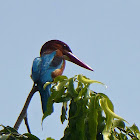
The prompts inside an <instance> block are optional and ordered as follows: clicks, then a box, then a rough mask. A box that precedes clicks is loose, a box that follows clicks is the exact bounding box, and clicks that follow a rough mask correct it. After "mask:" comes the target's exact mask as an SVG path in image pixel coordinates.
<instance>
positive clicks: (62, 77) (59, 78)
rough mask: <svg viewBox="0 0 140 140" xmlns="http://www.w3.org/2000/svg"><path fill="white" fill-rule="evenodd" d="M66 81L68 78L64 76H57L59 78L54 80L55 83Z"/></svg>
mask: <svg viewBox="0 0 140 140" xmlns="http://www.w3.org/2000/svg"><path fill="white" fill-rule="evenodd" d="M64 80H68V77H67V76H64V75H60V76H57V77H55V78H54V83H55V82H59V81H60V82H62V81H64Z"/></svg>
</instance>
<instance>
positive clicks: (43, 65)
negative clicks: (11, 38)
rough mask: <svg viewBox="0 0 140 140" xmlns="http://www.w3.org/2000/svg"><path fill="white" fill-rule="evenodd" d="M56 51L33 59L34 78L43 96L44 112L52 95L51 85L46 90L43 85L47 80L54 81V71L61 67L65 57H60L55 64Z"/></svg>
mask: <svg viewBox="0 0 140 140" xmlns="http://www.w3.org/2000/svg"><path fill="white" fill-rule="evenodd" d="M55 55H56V51H54V52H52V53H51V54H46V55H43V56H42V57H37V58H35V59H34V61H33V66H32V79H33V81H34V82H35V83H37V85H38V88H39V92H40V96H41V102H42V110H43V113H44V112H45V111H46V109H47V101H48V98H49V97H50V94H51V92H50V88H51V85H48V86H47V87H46V89H45V90H44V88H43V85H44V84H45V83H46V82H52V81H53V78H52V72H53V71H55V70H56V69H60V68H61V66H62V64H63V59H62V58H61V59H59V62H58V63H56V62H57V61H55V65H54V59H55Z"/></svg>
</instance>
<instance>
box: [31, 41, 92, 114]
mask: <svg viewBox="0 0 140 140" xmlns="http://www.w3.org/2000/svg"><path fill="white" fill-rule="evenodd" d="M65 60H68V61H71V62H73V63H75V64H77V65H79V66H81V67H83V68H86V69H88V70H91V71H93V69H92V68H91V67H90V66H88V65H87V64H85V63H83V62H82V61H81V60H80V59H78V58H77V57H76V56H75V55H74V54H73V53H72V51H71V49H70V48H69V46H68V45H67V44H66V43H64V42H62V41H60V40H50V41H48V42H46V43H45V44H44V45H43V46H42V48H41V50H40V57H37V58H35V59H34V61H33V65H32V74H31V78H32V80H33V81H34V83H35V84H37V87H38V91H39V93H40V97H41V103H42V111H43V113H45V112H46V110H47V101H48V98H49V97H50V95H51V91H50V89H51V84H49V85H47V87H46V88H45V89H44V88H43V86H44V84H45V83H46V82H52V81H53V79H54V78H55V77H57V76H59V75H62V73H63V71H64V68H65V63H66V62H65Z"/></svg>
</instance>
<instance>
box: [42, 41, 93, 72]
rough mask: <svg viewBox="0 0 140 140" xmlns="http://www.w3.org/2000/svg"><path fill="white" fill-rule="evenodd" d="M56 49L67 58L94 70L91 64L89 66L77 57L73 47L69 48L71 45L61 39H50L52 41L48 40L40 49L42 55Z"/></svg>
mask: <svg viewBox="0 0 140 140" xmlns="http://www.w3.org/2000/svg"><path fill="white" fill-rule="evenodd" d="M56 50H59V52H61V53H62V55H63V57H64V59H65V60H68V61H71V62H73V63H75V64H77V65H79V66H81V67H83V68H86V69H88V70H91V71H93V69H92V68H91V67H90V66H88V65H87V64H85V63H84V62H82V61H81V60H80V59H79V58H77V57H76V56H75V55H74V54H73V53H72V51H71V49H70V48H69V46H68V45H67V44H66V43H64V42H62V41H60V40H50V41H48V42H46V43H45V44H44V45H43V46H42V48H41V50H40V55H41V56H42V55H45V54H49V53H51V52H53V51H56Z"/></svg>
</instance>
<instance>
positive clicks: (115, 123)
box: [113, 120, 125, 129]
mask: <svg viewBox="0 0 140 140" xmlns="http://www.w3.org/2000/svg"><path fill="white" fill-rule="evenodd" d="M115 127H119V128H123V129H124V128H125V123H124V122H123V121H122V120H113V128H115Z"/></svg>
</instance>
